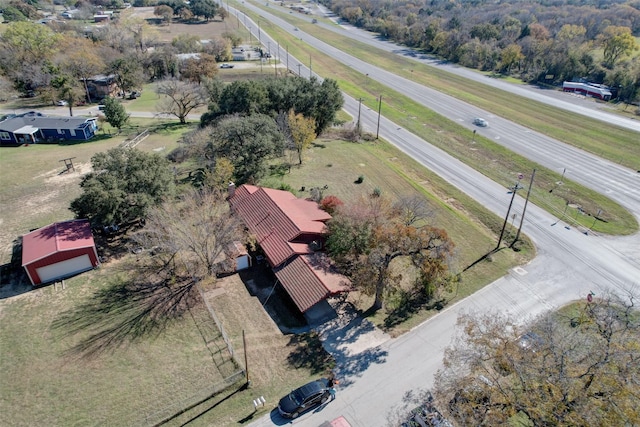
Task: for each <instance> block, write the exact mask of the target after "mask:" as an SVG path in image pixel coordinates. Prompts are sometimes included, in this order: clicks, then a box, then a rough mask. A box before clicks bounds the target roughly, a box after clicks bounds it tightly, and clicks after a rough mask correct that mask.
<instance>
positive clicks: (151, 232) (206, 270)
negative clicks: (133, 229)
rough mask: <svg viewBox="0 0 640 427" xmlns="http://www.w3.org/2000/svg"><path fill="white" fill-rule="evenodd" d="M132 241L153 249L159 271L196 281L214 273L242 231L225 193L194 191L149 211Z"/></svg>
mask: <svg viewBox="0 0 640 427" xmlns="http://www.w3.org/2000/svg"><path fill="white" fill-rule="evenodd" d="M135 240H136V241H137V242H138V243H139V244H140V245H141V246H142V247H144V248H153V251H154V253H156V255H154V258H155V259H156V260H157V263H159V264H160V266H159V267H158V269H159V270H160V269H162V268H168V271H170V272H171V275H172V276H173V277H183V278H188V279H195V280H196V281H197V280H199V279H202V278H205V277H208V276H211V275H213V274H215V273H216V265H217V264H218V263H219V262H220V261H222V260H223V259H224V253H225V250H226V249H227V248H228V246H229V244H231V243H233V242H234V241H237V240H239V241H243V240H244V234H243V229H242V228H241V226H240V222H239V220H238V218H237V217H236V216H234V215H233V214H232V213H231V211H230V209H229V205H228V203H227V201H226V198H225V194H224V193H222V192H220V191H209V190H201V191H197V190H193V191H191V192H188V193H187V194H185V195H184V196H182V197H181V198H180V199H179V200H178V201H177V202H173V203H165V204H164V205H163V206H161V207H159V208H156V209H154V210H152V211H151V212H150V213H149V215H148V216H147V220H146V222H145V227H144V228H143V229H142V230H141V231H140V232H138V233H137V234H136V236H135ZM159 270H158V271H159Z"/></svg>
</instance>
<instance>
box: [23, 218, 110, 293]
mask: <svg viewBox="0 0 640 427" xmlns="http://www.w3.org/2000/svg"><path fill="white" fill-rule="evenodd" d="M98 265H100V260H99V259H98V252H97V250H96V245H95V242H94V240H93V233H92V232H91V224H90V223H89V221H88V220H86V219H79V220H71V221H64V222H56V223H54V224H51V225H48V226H46V227H42V228H39V229H37V230H34V231H32V232H31V233H29V234H25V235H24V236H23V237H22V266H23V267H24V269H25V271H26V272H27V275H28V276H29V280H31V284H33V285H34V286H35V285H42V284H45V283H49V282H53V281H55V280H60V279H64V278H66V277H71V276H74V275H76V274H79V273H83V272H85V271H88V270H91V269H93V268H95V267H97V266H98Z"/></svg>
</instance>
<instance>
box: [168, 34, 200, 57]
mask: <svg viewBox="0 0 640 427" xmlns="http://www.w3.org/2000/svg"><path fill="white" fill-rule="evenodd" d="M171 46H173V48H174V49H175V50H176V52H177V53H194V52H199V51H200V50H201V49H202V45H201V44H200V37H198V36H194V35H192V34H185V33H182V34H178V35H177V36H175V37H174V38H173V40H171Z"/></svg>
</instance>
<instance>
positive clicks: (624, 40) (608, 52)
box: [599, 25, 638, 69]
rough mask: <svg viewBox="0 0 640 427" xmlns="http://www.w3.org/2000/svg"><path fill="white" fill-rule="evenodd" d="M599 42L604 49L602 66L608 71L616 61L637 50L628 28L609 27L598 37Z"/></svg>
mask: <svg viewBox="0 0 640 427" xmlns="http://www.w3.org/2000/svg"><path fill="white" fill-rule="evenodd" d="M599 41H600V43H601V44H602V46H603V47H604V52H603V54H604V65H605V67H607V68H609V69H612V68H613V67H614V66H615V64H616V61H617V60H618V59H620V58H621V57H623V56H625V55H628V54H629V53H631V52H632V51H634V50H636V49H637V48H638V44H637V43H636V40H635V38H634V37H633V35H632V34H631V29H630V28H629V27H617V26H614V25H610V26H608V27H607V28H605V30H604V31H603V33H602V34H601V35H600V36H599Z"/></svg>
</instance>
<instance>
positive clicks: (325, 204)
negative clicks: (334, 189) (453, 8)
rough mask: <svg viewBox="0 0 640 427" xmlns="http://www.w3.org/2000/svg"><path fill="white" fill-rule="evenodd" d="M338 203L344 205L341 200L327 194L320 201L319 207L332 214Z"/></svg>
mask: <svg viewBox="0 0 640 427" xmlns="http://www.w3.org/2000/svg"><path fill="white" fill-rule="evenodd" d="M340 205H344V203H343V202H342V200H340V199H339V198H337V197H336V196H333V195H331V196H327V197H325V198H324V199H322V200H321V201H320V209H322V210H323V211H326V212H328V213H330V214H332V215H333V213H334V212H335V211H336V208H337V207H338V206H340Z"/></svg>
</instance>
